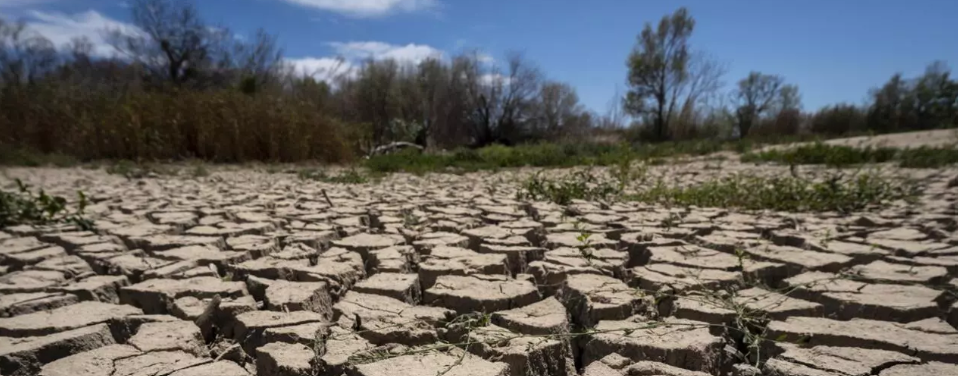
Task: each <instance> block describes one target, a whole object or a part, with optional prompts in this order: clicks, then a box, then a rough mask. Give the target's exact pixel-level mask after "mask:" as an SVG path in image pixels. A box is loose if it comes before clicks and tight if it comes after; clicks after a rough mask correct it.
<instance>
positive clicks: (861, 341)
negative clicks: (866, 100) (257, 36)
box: [0, 161, 958, 376]
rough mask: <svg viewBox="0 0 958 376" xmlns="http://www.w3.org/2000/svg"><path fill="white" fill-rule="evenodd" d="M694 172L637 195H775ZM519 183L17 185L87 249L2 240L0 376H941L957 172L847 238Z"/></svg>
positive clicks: (30, 177)
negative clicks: (668, 188)
mask: <svg viewBox="0 0 958 376" xmlns="http://www.w3.org/2000/svg"><path fill="white" fill-rule="evenodd" d="M710 163H711V162H708V161H692V162H690V163H687V164H683V165H675V166H672V165H666V166H658V167H655V168H653V170H652V173H653V174H655V173H658V174H659V175H660V176H663V177H665V178H666V179H671V180H672V182H677V183H681V184H691V183H694V182H700V181H705V180H708V179H711V178H714V177H716V176H722V175H725V174H730V173H735V172H737V171H743V170H746V169H751V171H753V172H755V171H758V172H759V173H762V174H777V173H783V172H784V173H787V169H784V168H781V167H771V166H764V167H755V166H746V165H742V164H739V163H734V162H730V163H727V164H726V165H724V166H722V168H721V169H716V168H710V167H709V165H710ZM530 172H531V170H511V171H503V172H497V173H474V174H466V175H451V174H436V175H428V176H425V177H416V176H411V175H404V174H396V175H391V176H389V177H386V178H384V179H383V180H382V181H379V182H376V183H370V184H364V185H333V184H326V183H321V182H314V181H304V180H300V179H297V178H296V177H295V176H294V175H292V174H268V173H265V172H257V171H254V170H252V169H243V168H228V167H223V168H218V169H217V170H215V173H214V174H213V175H212V176H210V177H206V178H198V179H197V178H187V177H171V176H161V177H155V178H147V179H140V180H127V179H124V178H121V177H117V176H111V175H107V174H105V173H104V172H102V171H91V170H81V169H11V170H8V171H7V176H6V177H3V178H0V183H2V184H4V185H6V184H9V183H11V182H12V179H13V178H14V177H17V178H21V179H23V180H25V181H26V182H28V183H31V184H34V185H37V186H42V187H44V188H45V189H46V190H47V191H48V192H52V193H54V194H60V195H64V196H69V195H71V194H72V192H74V191H76V190H83V191H85V192H86V194H87V195H88V197H89V198H90V199H91V201H92V204H91V205H90V206H89V207H88V208H87V216H88V217H90V218H91V219H93V220H95V223H96V231H95V232H87V231H78V230H77V229H75V228H72V227H71V226H69V225H50V226H42V227H31V226H14V227H9V228H5V229H2V230H0V374H2V375H6V376H25V375H43V376H54V375H56V376H61V375H65V376H134V375H153V376H156V375H168V376H187V375H237V376H239V375H262V376H307V375H323V376H341V375H349V376H380V375H389V376H394V375H402V376H436V375H447V376H454V375H458V376H467V375H468V376H485V375H489V376H493V375H495V376H546V375H562V376H573V375H581V376H624V375H666V376H686V375H688V376H692V375H695V376H703V375H741V376H745V375H782V376H819V375H821V376H859V375H877V376H906V375H958V330H956V327H958V304H956V303H955V302H956V300H958V299H956V297H958V296H956V295H955V293H956V290H958V232H956V229H958V207H956V205H958V187H956V186H955V184H954V183H953V182H954V181H955V180H954V179H955V178H956V176H958V170H955V169H951V170H937V171H931V170H927V171H926V170H909V171H901V170H892V171H891V172H890V173H892V174H904V173H908V174H912V177H914V178H916V179H918V180H919V181H921V182H922V184H923V185H924V186H925V191H924V193H923V197H921V199H920V201H919V202H918V203H917V204H905V203H892V205H891V206H890V207H887V208H885V209H881V210H878V211H871V212H862V213H852V214H837V213H820V214H802V213H797V214H796V213H778V212H772V211H764V212H746V211H737V210H726V209H710V208H666V207H662V206H654V205H645V204H638V203H629V202H620V203H611V204H610V203H602V202H586V201H575V202H574V203H573V204H572V205H570V206H568V207H562V206H557V205H554V204H550V203H545V202H527V201H518V200H516V199H514V197H516V195H515V192H516V190H517V187H518V184H517V182H518V181H519V179H521V178H522V177H523V176H528V174H529V173H530ZM550 173H562V172H561V171H559V170H557V171H555V172H550ZM950 182H952V183H951V184H950ZM323 190H325V192H326V195H327V196H328V197H329V201H327V199H326V198H325V197H324V194H323ZM583 233H588V234H591V235H590V236H589V238H588V240H587V244H584V243H586V242H583V241H582V240H580V239H578V237H579V235H581V234H583ZM476 312H479V313H481V314H476ZM744 329H747V330H749V331H750V332H749V333H751V334H750V335H749V336H746V335H744V334H743V330H744ZM755 338H759V339H760V340H758V341H752V340H754V339H755ZM449 344H453V346H450V345H449ZM745 354H748V355H745Z"/></svg>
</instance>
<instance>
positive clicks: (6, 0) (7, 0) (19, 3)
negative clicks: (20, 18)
mask: <svg viewBox="0 0 958 376" xmlns="http://www.w3.org/2000/svg"><path fill="white" fill-rule="evenodd" d="M53 1H55V0H0V8H20V7H29V6H36V5H40V4H44V3H52V2H53Z"/></svg>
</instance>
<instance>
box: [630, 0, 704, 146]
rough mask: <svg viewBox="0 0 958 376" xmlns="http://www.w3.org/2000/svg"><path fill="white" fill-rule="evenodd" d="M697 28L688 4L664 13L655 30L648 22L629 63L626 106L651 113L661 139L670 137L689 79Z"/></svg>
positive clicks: (633, 112) (642, 114)
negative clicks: (678, 103) (671, 121)
mask: <svg viewBox="0 0 958 376" xmlns="http://www.w3.org/2000/svg"><path fill="white" fill-rule="evenodd" d="M694 28H695V20H694V19H693V18H692V17H691V16H690V15H689V13H688V10H687V9H686V8H679V9H678V10H676V11H675V12H674V13H672V14H671V15H670V16H665V17H662V19H661V20H660V21H659V25H658V28H657V29H655V30H653V29H652V25H651V24H649V23H646V25H645V28H644V29H643V30H642V32H641V33H640V34H639V37H638V40H637V41H636V44H635V46H634V47H633V49H632V53H631V54H629V58H628V61H627V63H626V65H627V67H628V69H629V72H628V84H629V91H628V93H627V94H626V97H625V101H624V106H625V110H626V112H627V113H629V114H631V115H634V116H639V117H650V118H651V121H652V127H653V129H652V134H653V137H654V138H655V139H656V140H658V141H661V140H665V139H667V138H668V132H669V121H670V119H671V118H672V115H673V113H674V111H675V109H676V102H677V101H678V98H679V95H681V94H682V93H683V91H684V90H685V89H686V84H687V83H688V79H689V70H688V68H689V67H688V65H689V60H690V57H691V51H690V47H689V37H691V35H692V30H693V29H694Z"/></svg>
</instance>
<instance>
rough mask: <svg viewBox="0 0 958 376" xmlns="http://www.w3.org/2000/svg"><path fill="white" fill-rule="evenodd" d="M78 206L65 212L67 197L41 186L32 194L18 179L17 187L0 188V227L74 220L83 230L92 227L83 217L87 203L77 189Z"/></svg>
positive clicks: (91, 223)
mask: <svg viewBox="0 0 958 376" xmlns="http://www.w3.org/2000/svg"><path fill="white" fill-rule="evenodd" d="M77 198H78V201H77V209H76V211H75V212H73V213H67V200H66V199H65V198H63V197H60V196H50V195H48V194H47V193H46V192H44V191H43V189H41V190H40V191H39V192H37V193H36V194H34V193H33V192H32V191H31V190H30V186H29V185H27V184H24V183H23V182H22V181H20V179H17V190H16V191H14V192H6V191H0V228H2V227H6V226H14V225H23V224H27V225H43V224H50V223H73V224H75V225H77V227H79V228H81V229H83V230H92V229H93V222H91V221H90V220H88V219H85V218H83V211H84V209H86V206H87V199H86V195H85V194H84V193H83V192H82V191H78V192H77Z"/></svg>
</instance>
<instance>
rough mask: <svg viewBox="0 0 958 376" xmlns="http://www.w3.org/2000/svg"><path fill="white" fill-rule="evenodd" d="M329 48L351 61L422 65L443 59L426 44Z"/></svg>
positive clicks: (358, 44)
mask: <svg viewBox="0 0 958 376" xmlns="http://www.w3.org/2000/svg"><path fill="white" fill-rule="evenodd" d="M329 46H331V47H333V49H334V50H336V53H337V54H339V55H341V56H343V57H345V58H347V59H349V60H363V59H368V58H372V59H376V60H384V59H394V60H396V61H399V62H411V63H420V62H422V61H423V60H426V59H428V58H441V57H442V51H441V50H439V49H436V48H434V47H431V46H427V45H424V44H413V43H410V44H407V45H405V46H400V45H395V44H389V43H384V42H372V41H369V42H345V43H343V42H332V43H329Z"/></svg>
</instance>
